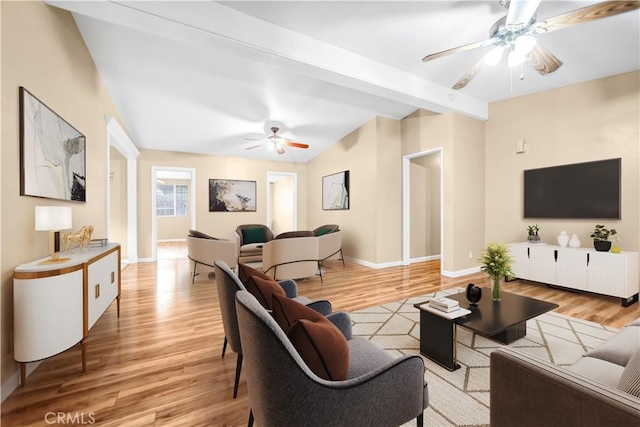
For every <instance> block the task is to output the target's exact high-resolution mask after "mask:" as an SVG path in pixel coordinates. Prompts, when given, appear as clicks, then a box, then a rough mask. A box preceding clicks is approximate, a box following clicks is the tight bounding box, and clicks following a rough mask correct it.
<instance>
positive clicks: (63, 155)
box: [20, 87, 87, 202]
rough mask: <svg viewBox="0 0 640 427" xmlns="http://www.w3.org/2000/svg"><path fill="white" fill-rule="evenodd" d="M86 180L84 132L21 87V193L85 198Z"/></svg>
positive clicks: (77, 198)
mask: <svg viewBox="0 0 640 427" xmlns="http://www.w3.org/2000/svg"><path fill="white" fill-rule="evenodd" d="M86 181H87V174H86V143H85V137H84V135H83V134H81V133H80V132H79V131H78V130H77V129H75V128H74V127H73V126H71V125H70V124H69V123H67V122H66V121H65V120H64V119H63V118H62V117H60V116H58V115H57V114H56V113H55V112H53V110H51V109H50V108H49V107H47V106H46V105H45V104H43V103H42V102H41V101H40V100H39V99H38V98H36V97H35V96H33V95H32V94H31V93H29V91H28V90H26V89H25V88H23V87H20V195H21V196H34V197H46V198H49V199H60V200H70V201H77V202H85V201H86V186H87V182H86Z"/></svg>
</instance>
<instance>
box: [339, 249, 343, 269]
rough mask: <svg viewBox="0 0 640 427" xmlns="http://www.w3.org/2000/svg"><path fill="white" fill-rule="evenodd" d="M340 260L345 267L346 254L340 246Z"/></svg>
mask: <svg viewBox="0 0 640 427" xmlns="http://www.w3.org/2000/svg"><path fill="white" fill-rule="evenodd" d="M340 261H342V266H343V267H344V254H343V253H342V248H340Z"/></svg>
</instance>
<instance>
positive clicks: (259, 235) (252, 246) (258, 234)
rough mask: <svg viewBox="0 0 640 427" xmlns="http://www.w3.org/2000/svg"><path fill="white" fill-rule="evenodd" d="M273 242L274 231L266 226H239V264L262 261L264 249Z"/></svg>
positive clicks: (237, 243) (237, 236)
mask: <svg viewBox="0 0 640 427" xmlns="http://www.w3.org/2000/svg"><path fill="white" fill-rule="evenodd" d="M271 240H273V231H271V229H270V228H269V227H267V226H266V225H263V224H244V225H239V226H238V228H236V247H237V263H238V264H241V263H242V264H245V263H248V262H260V261H262V247H263V245H264V244H265V243H266V242H269V241H271ZM234 264H235V263H234Z"/></svg>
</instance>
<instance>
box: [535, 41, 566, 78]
mask: <svg viewBox="0 0 640 427" xmlns="http://www.w3.org/2000/svg"><path fill="white" fill-rule="evenodd" d="M527 64H529V65H531V67H533V69H534V70H536V71H537V72H539V73H540V74H542V75H543V76H544V75H545V74H549V73H553V72H554V71H556V70H557V69H558V68H560V67H561V66H562V61H561V60H560V59H558V57H557V56H555V55H554V54H553V53H551V52H549V51H548V50H547V49H546V48H544V47H542V46H541V45H540V43H536V46H535V47H534V48H533V50H532V51H531V52H529V53H528V54H527Z"/></svg>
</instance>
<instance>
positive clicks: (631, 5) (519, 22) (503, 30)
mask: <svg viewBox="0 0 640 427" xmlns="http://www.w3.org/2000/svg"><path fill="white" fill-rule="evenodd" d="M540 2H541V0H500V4H501V5H502V6H503V7H505V8H506V9H507V15H506V16H504V17H502V18H500V19H499V20H498V21H496V23H495V24H493V26H492V27H491V29H490V30H489V38H488V39H487V40H482V41H479V42H475V43H470V44H467V45H463V46H458V47H454V48H452V49H447V50H444V51H442V52H437V53H433V54H430V55H427V56H425V57H424V58H422V62H427V61H431V60H434V59H437V58H440V57H442V56H446V55H450V54H453V53H459V52H466V51H469V50H473V49H477V48H481V47H485V46H495V47H494V48H493V49H491V50H490V51H489V52H488V53H487V54H486V55H484V57H483V58H482V59H481V60H480V61H479V62H478V63H477V64H476V65H474V66H473V67H472V68H471V69H470V70H469V71H467V73H466V74H465V75H464V76H462V78H461V79H460V80H458V82H457V83H456V84H455V85H453V89H456V90H458V89H462V88H463V87H465V86H466V85H467V84H468V83H469V81H471V79H472V78H473V76H474V75H475V74H476V72H477V71H478V70H479V69H480V67H481V66H482V65H483V64H487V65H496V64H498V62H500V60H501V59H502V57H503V56H504V52H508V58H507V63H508V65H509V66H510V67H513V66H516V65H520V64H522V63H524V62H526V63H527V64H529V65H530V66H531V67H532V68H533V69H535V70H536V71H537V72H538V73H540V74H542V75H545V74H549V73H553V72H554V71H556V70H557V69H558V68H560V67H561V66H562V61H561V60H560V59H558V58H557V57H556V56H555V55H554V54H552V53H551V52H549V51H548V50H547V49H545V48H544V47H543V46H542V45H540V44H539V43H537V40H536V38H535V36H536V35H537V34H541V33H548V32H550V31H555V30H559V29H562V28H567V27H570V26H572V25H576V24H581V23H583V22H589V21H594V20H596V19H601V18H606V17H608V16H613V15H618V14H620V13H625V12H630V11H632V10H636V9H638V8H640V1H637V0H636V1H605V2H602V3H597V4H594V5H592V6H587V7H584V8H581V9H576V10H574V11H571V12H567V13H563V14H561V15H558V16H555V17H553V18H548V19H546V20H544V21H537V20H536V12H537V10H538V6H539V5H540Z"/></svg>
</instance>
